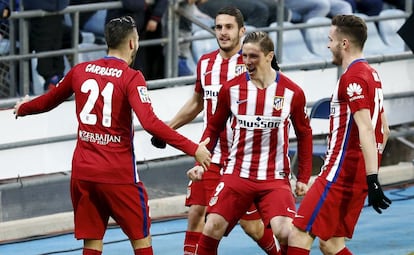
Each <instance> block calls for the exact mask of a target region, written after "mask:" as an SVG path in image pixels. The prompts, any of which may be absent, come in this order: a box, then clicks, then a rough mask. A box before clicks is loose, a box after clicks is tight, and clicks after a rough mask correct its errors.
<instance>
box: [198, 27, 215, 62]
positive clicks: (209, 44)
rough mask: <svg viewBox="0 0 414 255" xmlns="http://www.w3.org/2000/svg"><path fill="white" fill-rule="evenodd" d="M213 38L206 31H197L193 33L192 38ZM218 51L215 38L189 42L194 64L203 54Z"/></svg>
mask: <svg viewBox="0 0 414 255" xmlns="http://www.w3.org/2000/svg"><path fill="white" fill-rule="evenodd" d="M207 35H209V36H213V35H212V34H211V33H210V32H208V31H207V30H198V31H195V32H194V33H193V36H207ZM216 49H218V44H217V40H216V38H215V37H213V38H207V39H201V40H193V41H192V42H191V51H192V53H193V58H194V62H195V63H197V62H198V60H199V59H200V57H201V56H202V55H203V54H206V53H208V52H211V51H213V50H216Z"/></svg>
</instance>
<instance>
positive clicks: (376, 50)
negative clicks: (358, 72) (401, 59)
mask: <svg viewBox="0 0 414 255" xmlns="http://www.w3.org/2000/svg"><path fill="white" fill-rule="evenodd" d="M355 15H356V16H359V17H360V18H362V19H364V20H366V19H367V18H368V16H367V15H365V14H362V13H355ZM366 24H367V28H368V38H367V41H366V42H365V45H364V54H365V56H375V55H384V54H393V53H398V52H400V50H399V49H397V48H395V47H393V46H388V45H386V44H385V43H384V41H383V40H382V39H381V36H380V35H379V32H378V29H377V26H376V25H375V23H374V22H366Z"/></svg>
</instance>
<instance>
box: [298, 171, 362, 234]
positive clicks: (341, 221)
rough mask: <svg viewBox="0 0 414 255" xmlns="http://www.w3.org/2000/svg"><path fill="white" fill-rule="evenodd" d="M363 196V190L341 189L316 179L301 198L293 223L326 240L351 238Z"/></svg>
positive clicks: (319, 178) (323, 180)
mask: <svg viewBox="0 0 414 255" xmlns="http://www.w3.org/2000/svg"><path fill="white" fill-rule="evenodd" d="M366 196H367V191H366V190H363V189H360V188H353V189H352V188H344V187H342V186H338V185H335V184H334V183H329V182H327V181H326V180H325V179H323V178H321V177H318V178H317V179H316V180H315V182H314V183H313V184H312V187H311V188H310V189H309V191H308V192H307V193H306V196H305V197H304V198H303V200H302V202H301V204H300V206H299V209H298V214H297V215H296V217H295V219H294V220H293V224H294V225H295V226H296V227H297V228H299V229H302V230H304V231H306V232H310V233H312V234H313V235H315V236H317V237H319V238H320V239H322V240H325V241H326V240H328V239H330V238H331V237H347V238H352V235H353V233H354V228H355V225H356V223H357V221H358V218H359V215H360V214H361V210H362V208H363V206H364V202H365V198H366Z"/></svg>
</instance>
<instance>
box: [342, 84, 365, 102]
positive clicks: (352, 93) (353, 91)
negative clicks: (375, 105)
mask: <svg viewBox="0 0 414 255" xmlns="http://www.w3.org/2000/svg"><path fill="white" fill-rule="evenodd" d="M346 93H347V94H348V96H349V101H350V102H352V101H354V100H357V99H362V98H364V95H361V94H362V88H361V85H359V84H358V83H355V82H354V83H350V84H349V85H348V87H347V88H346Z"/></svg>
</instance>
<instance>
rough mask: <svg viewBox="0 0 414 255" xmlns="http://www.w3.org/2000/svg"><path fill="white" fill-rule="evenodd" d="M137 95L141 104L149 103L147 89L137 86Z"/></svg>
mask: <svg viewBox="0 0 414 255" xmlns="http://www.w3.org/2000/svg"><path fill="white" fill-rule="evenodd" d="M137 90H138V95H139V97H140V98H141V101H142V102H143V103H151V100H150V97H149V94H148V90H147V87H143V86H137Z"/></svg>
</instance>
